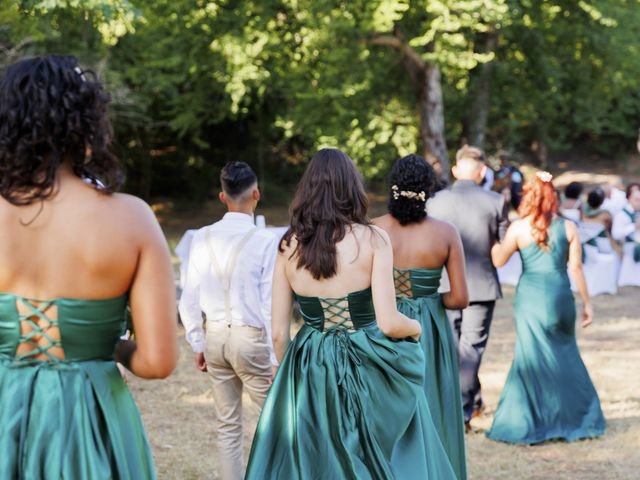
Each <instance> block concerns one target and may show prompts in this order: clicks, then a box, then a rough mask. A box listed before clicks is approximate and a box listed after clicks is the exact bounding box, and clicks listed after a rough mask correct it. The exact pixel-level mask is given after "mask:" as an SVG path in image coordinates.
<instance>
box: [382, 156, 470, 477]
mask: <svg viewBox="0 0 640 480" xmlns="http://www.w3.org/2000/svg"><path fill="white" fill-rule="evenodd" d="M436 182H437V178H436V174H435V172H434V170H433V168H432V167H431V165H429V164H428V163H427V162H426V161H425V160H424V159H423V158H422V157H420V156H417V155H409V156H407V157H404V158H401V159H399V160H398V161H396V163H395V164H394V166H393V168H392V169H391V174H390V176H389V185H390V198H389V204H388V208H389V213H388V214H386V215H383V216H382V217H379V218H376V219H374V220H373V223H374V224H375V225H377V226H379V227H381V228H382V229H384V230H385V231H386V232H387V234H388V235H389V238H390V239H391V245H392V247H393V264H394V277H395V286H396V299H397V306H398V310H399V311H400V312H402V313H404V314H405V315H407V316H408V317H410V318H414V319H416V320H418V321H419V322H420V326H421V327H422V336H421V337H420V345H421V346H422V350H423V352H424V355H425V359H426V362H425V374H424V375H425V383H424V389H425V393H426V395H427V399H428V401H429V408H430V410H431V416H432V417H433V420H434V423H435V425H436V427H437V429H438V433H439V435H440V438H441V440H442V443H443V445H444V447H445V450H446V452H447V455H448V456H449V460H450V461H451V465H452V466H453V469H454V471H455V473H456V476H457V478H458V479H465V478H466V477H467V473H466V460H465V445H464V416H463V412H462V397H461V395H460V383H459V380H458V379H459V375H458V354H457V351H456V344H455V340H454V337H453V333H452V331H451V326H450V324H449V320H448V319H447V315H446V312H445V307H446V308H451V309H461V308H465V307H466V306H467V304H468V294H467V283H466V280H465V263H464V252H463V249H462V241H461V240H460V235H459V234H458V231H457V230H456V228H455V227H454V226H453V225H451V224H449V223H447V222H442V221H439V220H435V219H433V218H430V217H429V216H428V215H427V211H426V210H425V206H426V202H427V200H428V199H429V197H431V195H432V194H433V192H434V190H435V187H436ZM443 267H446V269H447V273H448V278H449V284H450V290H449V292H447V293H444V294H442V295H440V294H439V293H438V287H439V286H440V278H441V276H442V271H443Z"/></svg>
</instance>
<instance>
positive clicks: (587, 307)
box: [581, 303, 593, 328]
mask: <svg viewBox="0 0 640 480" xmlns="http://www.w3.org/2000/svg"><path fill="white" fill-rule="evenodd" d="M592 322H593V307H592V306H591V304H590V303H585V304H584V306H583V307H582V322H581V325H582V328H586V327H588V326H589V325H591V323H592Z"/></svg>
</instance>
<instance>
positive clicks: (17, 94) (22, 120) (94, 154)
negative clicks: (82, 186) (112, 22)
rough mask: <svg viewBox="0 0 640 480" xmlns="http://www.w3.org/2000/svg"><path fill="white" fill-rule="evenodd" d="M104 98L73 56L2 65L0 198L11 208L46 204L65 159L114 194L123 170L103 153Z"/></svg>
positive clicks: (107, 135)
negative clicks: (4, 68) (38, 203)
mask: <svg viewBox="0 0 640 480" xmlns="http://www.w3.org/2000/svg"><path fill="white" fill-rule="evenodd" d="M110 98H111V97H110V96H109V95H108V94H107V93H105V92H104V91H103V89H102V85H101V83H100V82H99V81H98V79H97V77H96V75H95V74H94V73H93V72H91V71H87V70H81V69H80V67H79V66H78V60H77V59H76V58H75V57H72V56H60V55H47V56H43V57H35V58H28V59H24V60H20V61H19V62H16V63H14V64H13V65H11V66H9V67H8V69H7V70H6V73H5V75H4V77H3V78H2V81H1V82H0V195H2V196H3V197H4V198H5V199H6V200H7V201H9V202H11V203H12V204H14V205H28V204H30V203H32V202H34V201H42V200H46V199H47V198H49V197H51V196H52V195H53V194H54V193H55V189H56V173H57V171H58V167H59V166H60V165H61V164H62V163H63V162H65V161H67V162H70V164H71V167H72V168H73V171H74V173H75V174H76V175H78V177H81V178H87V179H90V180H92V181H93V183H95V184H97V185H100V190H101V191H104V192H106V193H112V192H114V191H115V190H117V189H118V188H119V187H120V186H121V185H122V184H123V183H124V172H123V169H122V166H121V165H120V162H119V161H118V159H117V158H116V157H115V155H114V154H113V153H112V152H111V151H110V143H111V136H112V129H111V124H110V122H109V119H108V118H107V104H108V103H109V101H110Z"/></svg>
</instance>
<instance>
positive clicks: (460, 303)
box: [442, 295, 469, 310]
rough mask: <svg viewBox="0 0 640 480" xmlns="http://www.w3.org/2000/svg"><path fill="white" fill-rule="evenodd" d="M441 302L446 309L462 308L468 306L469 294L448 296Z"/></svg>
mask: <svg viewBox="0 0 640 480" xmlns="http://www.w3.org/2000/svg"><path fill="white" fill-rule="evenodd" d="M442 303H444V306H445V307H446V308H447V309H448V310H462V309H464V308H467V307H468V306H469V295H460V296H449V297H446V298H444V299H443V302H442Z"/></svg>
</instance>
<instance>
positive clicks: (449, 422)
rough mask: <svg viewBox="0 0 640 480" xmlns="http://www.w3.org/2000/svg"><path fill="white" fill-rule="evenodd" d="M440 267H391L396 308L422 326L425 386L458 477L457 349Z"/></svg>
mask: <svg viewBox="0 0 640 480" xmlns="http://www.w3.org/2000/svg"><path fill="white" fill-rule="evenodd" d="M441 276H442V268H412V269H397V268H396V269H394V277H395V281H396V298H397V305H398V310H399V311H400V312H402V313H404V314H405V315H406V316H408V317H409V318H413V319H416V320H418V321H419V322H420V324H421V325H422V336H421V337H420V345H421V346H422V350H423V352H424V355H425V360H426V361H425V366H426V368H425V374H424V375H425V381H424V389H425V393H426V395H427V400H428V401H429V409H430V410H431V415H432V417H433V420H434V423H435V425H436V428H437V429H438V433H439V434H440V438H441V440H442V444H443V445H444V448H445V450H446V452H447V454H448V456H449V460H450V461H451V465H452V467H453V469H454V471H455V473H456V476H457V478H458V479H459V480H463V479H466V478H467V464H466V455H465V445H464V414H463V411H462V396H461V394H460V381H459V374H458V352H457V350H456V344H455V341H454V339H453V333H452V332H451V326H450V325H449V320H448V318H447V314H446V312H445V308H444V305H443V304H442V300H441V298H440V295H439V294H438V287H439V286H440V277H441Z"/></svg>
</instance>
